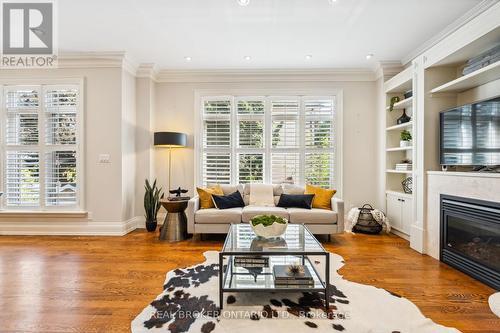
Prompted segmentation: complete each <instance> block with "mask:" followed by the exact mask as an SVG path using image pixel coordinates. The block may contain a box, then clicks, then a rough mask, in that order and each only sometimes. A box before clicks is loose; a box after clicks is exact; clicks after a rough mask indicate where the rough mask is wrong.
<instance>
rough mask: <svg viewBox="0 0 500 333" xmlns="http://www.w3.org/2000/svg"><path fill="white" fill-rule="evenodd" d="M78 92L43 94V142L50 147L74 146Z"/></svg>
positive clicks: (70, 90)
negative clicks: (58, 145)
mask: <svg viewBox="0 0 500 333" xmlns="http://www.w3.org/2000/svg"><path fill="white" fill-rule="evenodd" d="M77 98H78V90H77V89H76V88H73V89H59V90H55V89H48V90H47V91H46V92H45V112H46V114H45V122H46V123H45V140H46V143H47V144H51V145H57V144H60V145H71V144H73V145H74V144H76V129H77V120H76V119H77V108H78V100H77Z"/></svg>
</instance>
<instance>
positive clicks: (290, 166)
mask: <svg viewBox="0 0 500 333" xmlns="http://www.w3.org/2000/svg"><path fill="white" fill-rule="evenodd" d="M299 158H300V155H299V153H271V174H272V179H271V180H272V183H273V184H283V183H288V184H299V183H300V178H299V172H300V169H299V163H300V159H299Z"/></svg>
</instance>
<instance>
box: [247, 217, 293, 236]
mask: <svg viewBox="0 0 500 333" xmlns="http://www.w3.org/2000/svg"><path fill="white" fill-rule="evenodd" d="M284 220H285V222H286V223H273V224H271V225H270V226H267V227H265V226H264V225H262V224H257V225H256V226H254V225H253V224H252V221H250V225H251V226H252V229H253V232H255V234H256V235H257V236H260V237H263V238H276V237H280V236H281V235H283V234H284V233H285V231H286V228H287V226H288V220H287V219H284Z"/></svg>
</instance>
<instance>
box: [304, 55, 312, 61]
mask: <svg viewBox="0 0 500 333" xmlns="http://www.w3.org/2000/svg"><path fill="white" fill-rule="evenodd" d="M312 57H313V56H312V55H310V54H307V55H306V57H305V58H306V60H311V59H312Z"/></svg>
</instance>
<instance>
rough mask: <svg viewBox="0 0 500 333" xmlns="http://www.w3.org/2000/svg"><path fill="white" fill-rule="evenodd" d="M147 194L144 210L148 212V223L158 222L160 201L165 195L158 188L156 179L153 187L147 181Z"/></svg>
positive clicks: (145, 187)
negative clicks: (157, 215)
mask: <svg viewBox="0 0 500 333" xmlns="http://www.w3.org/2000/svg"><path fill="white" fill-rule="evenodd" d="M144 189H145V190H146V192H145V193H144V210H145V211H146V214H145V217H146V221H151V222H153V221H156V214H158V211H159V210H160V207H161V205H160V199H163V197H164V193H163V191H162V189H161V187H160V188H158V187H156V179H155V181H154V182H153V186H151V184H150V183H149V181H148V180H147V179H146V184H145V185H144Z"/></svg>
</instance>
